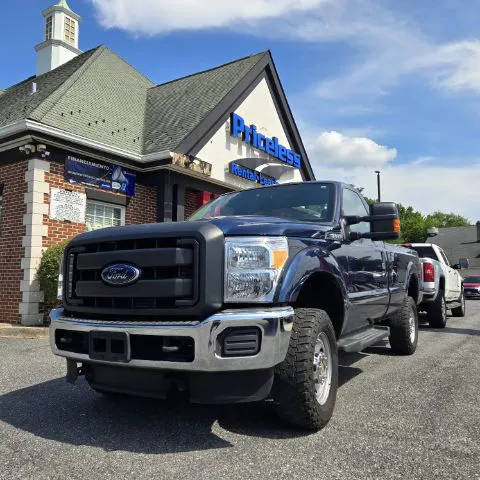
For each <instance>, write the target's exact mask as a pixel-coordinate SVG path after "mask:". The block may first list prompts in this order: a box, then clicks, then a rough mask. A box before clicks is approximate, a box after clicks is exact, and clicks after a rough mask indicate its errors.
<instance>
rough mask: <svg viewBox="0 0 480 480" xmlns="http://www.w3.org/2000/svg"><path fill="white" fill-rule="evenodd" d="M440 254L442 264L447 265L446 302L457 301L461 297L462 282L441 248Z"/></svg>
mask: <svg viewBox="0 0 480 480" xmlns="http://www.w3.org/2000/svg"><path fill="white" fill-rule="evenodd" d="M438 252H439V253H440V256H441V261H442V263H444V264H445V269H446V275H445V300H447V302H448V301H452V300H457V299H458V297H460V290H461V280H460V275H459V274H458V272H457V271H456V270H455V269H454V268H452V267H451V265H450V261H449V259H448V257H447V255H446V254H445V252H444V251H443V250H442V249H441V248H439V249H438Z"/></svg>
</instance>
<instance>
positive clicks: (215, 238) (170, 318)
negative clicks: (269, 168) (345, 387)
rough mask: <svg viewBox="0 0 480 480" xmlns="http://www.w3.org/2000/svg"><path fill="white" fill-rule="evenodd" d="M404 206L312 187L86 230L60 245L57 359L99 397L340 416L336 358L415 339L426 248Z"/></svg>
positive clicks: (273, 190) (327, 185)
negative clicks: (400, 242) (408, 241)
mask: <svg viewBox="0 0 480 480" xmlns="http://www.w3.org/2000/svg"><path fill="white" fill-rule="evenodd" d="M399 228H400V225H399V221H398V212H397V209H396V206H395V204H393V203H376V204H374V205H371V206H369V205H368V204H367V203H366V202H365V200H364V199H363V197H362V196H361V195H360V194H359V193H358V192H357V191H356V190H355V189H354V188H353V187H351V186H349V185H346V184H343V183H338V182H307V183H298V184H286V185H275V186H268V187H260V188H255V189H250V190H244V191H241V192H235V193H230V194H226V195H223V196H221V197H219V198H217V199H215V200H214V201H212V202H211V203H209V204H207V205H205V206H204V207H202V208H201V209H200V210H198V211H197V212H196V213H195V214H194V215H193V216H192V217H191V218H190V220H189V221H185V222H179V223H163V224H150V225H131V226H125V227H119V228H108V229H103V230H98V231H94V232H89V233H85V234H82V235H79V236H78V237H76V238H74V239H73V240H72V241H71V242H70V243H69V244H68V246H67V248H66V250H65V256H64V260H63V267H62V279H63V280H62V282H60V285H61V288H60V297H61V298H62V303H63V306H62V307H61V308H58V309H55V310H53V311H52V312H51V314H50V318H51V327H50V339H51V347H52V350H53V353H54V354H56V355H59V356H62V357H65V358H66V359H67V380H68V381H70V382H72V383H73V382H75V380H76V379H77V377H78V376H79V375H85V377H86V380H87V382H88V383H89V384H90V386H91V387H92V388H93V389H95V390H96V391H98V392H100V393H103V394H105V395H109V394H111V393H125V394H131V395H141V396H149V397H157V398H165V397H167V396H168V394H169V393H170V392H172V391H173V390H175V391H178V392H182V393H184V394H185V395H187V396H188V398H189V399H190V401H192V402H197V403H234V402H251V401H259V400H264V399H269V400H271V401H272V403H273V404H274V406H275V408H276V409H277V411H278V413H279V415H280V416H281V417H282V418H284V419H285V420H287V421H288V422H290V423H291V424H293V425H296V426H299V427H302V428H306V429H311V430H317V429H319V428H322V427H323V426H324V425H326V423H327V422H328V421H329V419H330V417H331V415H332V413H333V409H334V405H335V399H336V393H337V387H338V351H339V350H343V351H346V352H359V351H361V350H363V349H365V348H366V347H368V346H370V345H373V344H375V343H377V342H379V341H380V340H382V339H387V338H388V339H389V342H390V346H391V349H392V351H393V352H394V353H396V354H402V355H410V354H413V353H414V351H415V349H416V345H417V334H418V318H417V309H416V306H417V304H419V303H420V302H421V292H420V291H419V284H420V283H419V282H420V278H421V277H420V263H419V259H418V257H417V256H416V254H415V253H414V252H412V251H409V250H406V249H404V248H402V247H398V246H395V245H389V244H385V243H384V240H388V239H394V238H397V237H398V235H399Z"/></svg>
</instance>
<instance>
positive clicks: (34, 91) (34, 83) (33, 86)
mask: <svg viewBox="0 0 480 480" xmlns="http://www.w3.org/2000/svg"><path fill="white" fill-rule="evenodd" d="M34 93H37V82H32V90H31V91H30V94H31V95H33V94H34Z"/></svg>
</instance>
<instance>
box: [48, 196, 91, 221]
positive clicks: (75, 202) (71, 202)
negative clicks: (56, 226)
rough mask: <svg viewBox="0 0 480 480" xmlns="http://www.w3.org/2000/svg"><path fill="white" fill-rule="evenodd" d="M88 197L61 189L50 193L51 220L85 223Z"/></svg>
mask: <svg viewBox="0 0 480 480" xmlns="http://www.w3.org/2000/svg"><path fill="white" fill-rule="evenodd" d="M86 208H87V196H86V195H85V194H84V193H79V192H69V191H68V190H62V189H60V188H52V189H51V191H50V218H51V219H52V220H62V221H64V220H69V221H70V222H73V223H85V210H86Z"/></svg>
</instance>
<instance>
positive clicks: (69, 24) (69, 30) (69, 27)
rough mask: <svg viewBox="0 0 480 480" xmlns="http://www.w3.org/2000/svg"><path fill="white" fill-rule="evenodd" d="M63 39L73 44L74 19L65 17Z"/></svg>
mask: <svg viewBox="0 0 480 480" xmlns="http://www.w3.org/2000/svg"><path fill="white" fill-rule="evenodd" d="M65 41H66V42H67V43H70V44H71V45H75V20H73V19H71V18H70V17H65Z"/></svg>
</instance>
